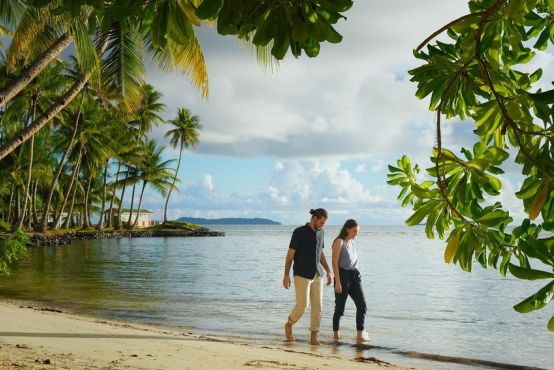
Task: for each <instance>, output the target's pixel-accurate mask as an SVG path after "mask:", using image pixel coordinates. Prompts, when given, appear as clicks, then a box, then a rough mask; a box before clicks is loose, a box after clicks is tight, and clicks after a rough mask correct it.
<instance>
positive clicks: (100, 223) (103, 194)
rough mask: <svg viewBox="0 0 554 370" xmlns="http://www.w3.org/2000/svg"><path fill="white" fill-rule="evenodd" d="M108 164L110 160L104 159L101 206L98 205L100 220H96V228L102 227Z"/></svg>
mask: <svg viewBox="0 0 554 370" xmlns="http://www.w3.org/2000/svg"><path fill="white" fill-rule="evenodd" d="M109 164H110V161H109V160H107V161H106V165H105V167H104V186H103V190H102V207H100V220H99V221H98V225H96V229H97V230H102V229H103V228H104V207H105V205H106V187H107V185H106V179H107V178H108V165H109Z"/></svg>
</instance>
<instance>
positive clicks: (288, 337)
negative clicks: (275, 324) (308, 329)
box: [285, 322, 294, 342]
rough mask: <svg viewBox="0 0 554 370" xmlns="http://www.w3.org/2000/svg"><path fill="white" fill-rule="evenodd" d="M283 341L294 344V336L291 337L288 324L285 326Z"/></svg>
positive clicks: (290, 328) (290, 327) (290, 329)
mask: <svg viewBox="0 0 554 370" xmlns="http://www.w3.org/2000/svg"><path fill="white" fill-rule="evenodd" d="M285 341H286V342H294V336H293V335H292V325H291V324H289V323H288V322H287V323H286V324H285Z"/></svg>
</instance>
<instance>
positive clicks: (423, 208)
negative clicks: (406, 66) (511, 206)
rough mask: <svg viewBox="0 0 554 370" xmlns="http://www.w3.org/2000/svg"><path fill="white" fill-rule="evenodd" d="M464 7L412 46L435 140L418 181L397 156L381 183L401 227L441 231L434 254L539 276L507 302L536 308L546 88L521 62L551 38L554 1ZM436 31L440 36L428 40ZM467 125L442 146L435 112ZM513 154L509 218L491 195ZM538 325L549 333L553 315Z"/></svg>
mask: <svg viewBox="0 0 554 370" xmlns="http://www.w3.org/2000/svg"><path fill="white" fill-rule="evenodd" d="M469 8H470V11H471V13H470V14H468V15H466V16H463V17H460V18H459V19H457V20H455V21H453V22H451V23H450V24H448V25H446V26H445V27H443V28H441V29H440V30H438V31H437V32H436V33H434V34H433V35H431V37H430V38H428V39H427V40H425V41H424V43H423V44H422V45H420V46H419V47H418V48H417V49H416V50H415V52H414V53H415V57H416V58H418V59H420V60H421V61H423V64H422V65H421V66H419V67H417V68H415V69H413V70H412V71H410V74H411V75H412V79H411V81H413V82H415V83H417V93H416V95H417V97H418V98H424V97H428V96H429V97H430V109H431V110H433V111H435V112H436V130H437V146H436V148H434V149H433V153H432V156H431V162H432V163H433V166H432V167H430V168H428V169H427V178H428V179H424V180H425V181H422V180H420V179H419V176H418V173H419V167H418V166H417V165H416V166H412V164H411V163H410V160H409V159H408V157H407V156H403V157H402V159H400V160H399V161H398V162H397V165H396V166H389V171H390V173H389V175H388V183H389V184H391V185H398V186H400V187H401V188H402V190H401V192H400V194H399V196H398V198H399V199H400V200H401V202H402V206H408V205H411V206H412V207H413V211H414V213H413V214H412V216H411V217H410V218H409V219H408V220H407V221H406V223H407V224H408V225H410V226H413V225H417V224H420V223H422V222H425V223H426V227H425V231H426V233H427V236H428V237H429V238H433V237H434V234H435V232H436V233H437V234H438V236H439V237H440V238H441V239H442V238H447V240H448V243H447V246H446V249H445V255H444V259H445V261H446V262H447V263H451V262H454V263H458V264H459V266H460V267H461V268H462V269H463V270H464V271H471V268H472V262H473V259H474V258H475V259H476V260H477V262H478V263H479V264H480V265H481V266H482V267H483V268H487V267H494V268H498V269H499V271H500V273H501V274H502V275H503V276H504V275H506V273H507V272H508V271H509V272H510V274H512V275H513V276H515V277H516V278H519V279H527V280H537V279H540V280H545V281H546V284H545V285H544V287H543V288H542V289H540V290H539V291H537V292H536V293H535V294H533V295H531V296H530V297H529V298H527V299H525V300H524V301H522V302H521V303H519V304H516V305H515V306H514V309H515V310H516V311H518V312H530V311H533V310H537V309H540V308H543V307H544V306H545V305H547V304H548V302H549V301H550V300H552V299H553V298H554V236H553V235H552V231H554V161H553V156H554V142H553V134H554V127H553V120H554V106H553V103H554V90H550V91H542V90H541V86H548V85H550V81H548V82H545V81H544V79H541V77H542V70H541V69H537V70H535V71H532V72H523V71H521V70H519V69H518V68H521V65H522V64H525V63H528V62H529V61H531V60H532V59H533V57H534V56H535V55H536V54H537V53H538V52H541V51H543V50H545V49H546V48H547V47H548V44H549V43H554V22H553V21H552V19H553V16H554V1H552V0H473V1H469ZM444 31H446V33H447V35H448V36H449V37H450V38H451V39H452V41H450V42H440V41H437V42H435V43H434V44H433V45H428V46H427V50H426V51H423V50H422V49H423V47H424V46H425V44H426V43H427V42H429V41H430V40H431V39H432V38H433V37H434V36H436V35H438V34H440V33H442V32H444ZM442 116H446V117H447V118H459V119H461V120H467V121H472V122H473V123H474V124H475V127H476V128H475V130H474V132H475V134H476V143H475V145H474V146H473V148H471V150H469V149H466V148H462V149H461V154H462V156H458V155H456V154H455V153H453V152H452V151H450V150H448V149H446V148H443V147H442V142H441V118H442ZM510 155H513V156H515V162H516V163H517V164H518V165H519V166H520V169H521V173H522V175H523V177H524V181H523V184H522V186H521V188H520V189H519V190H518V191H517V192H516V193H515V195H516V196H517V198H519V199H520V200H521V202H522V204H523V207H524V209H525V211H526V212H527V215H528V217H527V218H525V219H524V220H523V221H522V222H521V224H519V225H515V224H514V220H513V219H512V217H511V216H510V214H509V212H508V211H507V210H505V209H503V206H502V204H501V203H500V202H498V201H496V199H495V196H497V195H499V193H500V190H501V187H502V183H501V180H500V178H499V176H498V175H500V174H502V173H504V170H503V168H504V169H505V168H506V163H507V162H506V159H507V158H508V157H509V156H510ZM548 328H549V330H551V331H554V317H553V318H552V319H551V320H550V322H549V324H548Z"/></svg>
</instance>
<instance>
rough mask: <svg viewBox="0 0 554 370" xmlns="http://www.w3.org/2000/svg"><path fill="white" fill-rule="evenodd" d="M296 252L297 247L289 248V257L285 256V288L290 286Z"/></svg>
mask: <svg viewBox="0 0 554 370" xmlns="http://www.w3.org/2000/svg"><path fill="white" fill-rule="evenodd" d="M295 253H296V249H292V248H289V251H288V252H287V257H285V276H284V277H283V287H284V288H285V289H288V288H290V268H291V266H292V260H293V258H294V254H295Z"/></svg>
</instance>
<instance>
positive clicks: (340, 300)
mask: <svg viewBox="0 0 554 370" xmlns="http://www.w3.org/2000/svg"><path fill="white" fill-rule="evenodd" d="M349 274H350V273H349V272H348V271H345V270H342V269H341V270H340V272H339V275H340V277H339V279H340V284H341V286H342V292H341V293H335V313H334V314H333V331H334V332H335V333H336V334H338V333H337V332H338V331H339V326H340V318H341V317H342V315H344V306H345V305H346V299H347V298H348V292H349V290H350V279H349ZM335 279H336V277H335ZM335 337H337V335H335ZM336 339H338V338H336Z"/></svg>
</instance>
